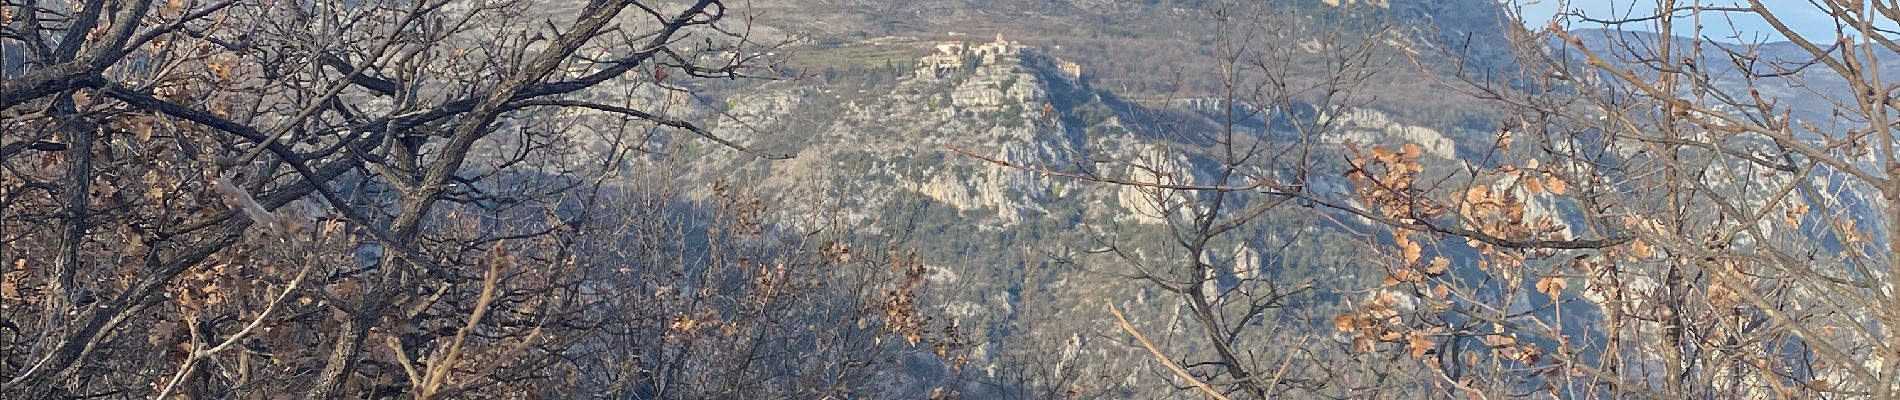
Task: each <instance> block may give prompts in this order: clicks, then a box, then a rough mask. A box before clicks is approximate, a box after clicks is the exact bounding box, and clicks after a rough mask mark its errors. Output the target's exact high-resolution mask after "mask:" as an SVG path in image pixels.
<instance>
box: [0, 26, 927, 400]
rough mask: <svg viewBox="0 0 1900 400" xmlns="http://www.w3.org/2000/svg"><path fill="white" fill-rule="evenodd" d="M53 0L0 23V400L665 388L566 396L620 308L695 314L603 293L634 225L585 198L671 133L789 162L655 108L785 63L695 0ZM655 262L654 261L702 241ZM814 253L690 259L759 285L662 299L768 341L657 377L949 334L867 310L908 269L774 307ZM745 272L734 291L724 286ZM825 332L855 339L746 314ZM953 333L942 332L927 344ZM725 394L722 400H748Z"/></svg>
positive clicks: (854, 378) (808, 375) (815, 373)
mask: <svg viewBox="0 0 1900 400" xmlns="http://www.w3.org/2000/svg"><path fill="white" fill-rule="evenodd" d="M50 3H52V2H38V1H22V2H16V1H9V2H7V3H6V4H5V6H4V8H0V10H3V11H4V14H3V16H0V22H3V23H4V24H5V31H4V35H0V51H4V52H6V54H7V55H8V61H9V62H8V64H7V65H6V66H5V67H7V68H9V70H8V71H7V72H6V75H5V78H4V80H3V81H0V107H3V108H4V109H3V110H0V113H4V115H5V117H6V120H5V122H4V123H3V124H4V125H3V126H0V130H4V131H6V132H8V134H7V135H6V137H5V139H4V142H0V158H4V161H0V170H3V171H4V176H5V179H4V186H3V187H0V210H4V212H5V215H4V218H0V224H4V226H5V229H4V233H3V234H0V235H3V236H0V249H4V250H0V251H3V252H4V257H5V259H4V262H5V270H4V271H0V273H4V275H0V278H3V279H0V299H4V307H0V322H4V323H3V324H0V349H4V351H3V352H0V353H4V354H5V357H4V359H0V363H3V365H4V368H3V369H0V370H3V371H4V374H0V379H3V380H4V382H3V383H0V385H3V386H0V388H4V390H3V392H4V393H7V397H19V398H58V397H108V396H117V397H144V396H152V395H154V394H156V395H161V396H169V395H178V396H186V397H193V398H196V397H214V396H229V395H244V396H272V395H282V394H287V393H298V396H304V397H312V398H332V397H390V396H398V395H408V396H413V397H419V398H431V397H435V398H440V397H523V396H538V395H546V394H549V393H563V392H566V391H568V390H576V391H590V390H601V391H611V390H633V389H631V388H633V387H635V386H638V385H647V387H658V388H667V387H675V388H677V387H681V386H680V385H682V383H672V382H673V381H672V380H670V379H669V380H666V381H660V382H663V383H654V382H656V381H639V380H637V379H636V380H629V381H623V382H619V383H616V384H621V383H625V384H629V385H633V386H628V385H620V386H615V384H605V385H598V386H586V385H582V384H581V383H580V382H582V381H584V380H586V379H594V378H595V377H598V375H590V374H591V372H588V371H581V370H579V369H578V368H581V367H582V366H587V365H597V364H596V363H606V364H607V365H615V366H626V365H642V364H641V363H643V362H644V361H636V360H624V359H623V360H596V359H590V358H588V357H597V356H603V357H604V356H606V354H605V353H602V352H599V351H601V347H600V346H606V345H618V344H626V343H627V340H632V339H630V338H631V337H630V336H626V335H635V334H644V333H648V332H653V331H651V330H638V329H625V330H611V329H605V328H603V327H614V328H616V329H619V328H629V327H641V328H642V329H645V328H649V327H651V326H645V325H628V324H627V323H626V321H629V318H638V317H639V315H642V314H639V313H638V312H652V313H659V314H664V315H666V316H667V317H668V318H685V319H684V320H679V321H674V320H667V321H663V322H662V323H661V326H665V325H666V324H674V325H677V324H678V323H683V322H691V321H693V318H698V314H689V313H673V311H677V310H686V309H699V308H694V307H698V306H693V307H687V306H680V308H664V307H653V308H650V309H649V308H642V306H647V305H651V304H650V303H641V302H630V301H628V300H627V299H626V298H624V297H619V295H608V294H606V293H611V292H615V291H616V290H618V289H617V288H614V287H611V286H608V285H611V284H616V283H619V284H631V283H628V282H621V281H616V280H613V279H610V278H612V276H610V275H611V274H610V272H611V271H615V270H616V269H617V268H618V269H623V270H624V269H626V268H627V267H625V265H623V264H621V263H624V262H626V260H625V259H622V258H610V257H601V256H600V255H601V254H604V253H593V252H595V251H598V249H599V247H598V246H599V243H601V242H602V241H606V240H609V239H611V238H616V237H620V236H619V235H626V234H630V233H628V232H625V231H617V230H614V229H609V228H614V227H620V226H623V225H618V224H619V222H615V220H614V219H613V218H624V217H625V215H621V214H614V213H608V212H605V211H603V209H610V208H611V207H610V206H611V205H618V203H615V202H618V201H624V200H623V199H622V198H621V197H614V196H624V195H625V194H624V193H621V192H614V191H602V189H601V188H603V182H606V181H608V180H610V178H614V177H617V176H620V175H619V172H620V170H621V169H623V168H624V167H625V166H626V165H629V163H628V158H629V157H630V156H632V155H633V154H635V153H637V152H639V151H642V150H644V149H647V148H648V147H647V145H648V143H649V141H652V140H654V139H655V138H656V135H660V134H665V133H669V132H677V133H680V134H686V135H690V136H696V137H698V138H701V139H704V140H711V141H714V142H717V143H719V144H721V145H724V146H726V147H729V148H732V149H734V150H735V151H741V152H747V153H751V154H754V155H757V156H759V157H763V158H782V157H786V156H785V155H776V154H766V153H764V152H760V151H756V150H753V149H750V148H748V147H745V146H744V145H742V144H739V143H736V142H733V141H729V140H726V139H723V138H720V137H717V136H714V135H713V134H712V133H711V131H709V130H707V129H702V128H700V127H699V125H698V124H696V123H695V122H692V121H688V120H686V119H684V118H682V117H681V115H684V112H682V110H680V108H682V107H684V106H681V105H679V104H678V100H679V99H682V98H687V97H690V96H682V95H678V94H679V93H683V92H687V91H689V90H690V88H691V87H692V85H691V84H690V82H692V81H694V80H702V79H715V78H718V79H732V78H755V77H768V78H770V77H778V76H781V74H780V72H779V71H777V70H775V69H773V68H772V67H770V66H769V64H771V62H772V61H773V60H764V59H761V58H758V57H757V56H751V54H764V53H768V52H766V51H757V50H762V49H766V48H770V47H773V46H780V45H783V44H784V43H785V42H781V41H764V42H761V41H759V39H757V38H755V37H754V36H752V34H751V32H749V31H748V30H747V28H748V25H747V23H748V22H749V16H744V15H736V14H730V13H733V12H735V11H736V10H732V9H729V8H728V7H727V5H726V4H724V3H723V2H719V1H713V0H703V1H695V2H687V3H677V4H676V3H659V2H652V3H648V2H634V1H610V0H597V1H590V2H588V3H587V4H584V5H579V6H576V7H569V8H563V7H547V6H546V5H543V4H541V3H539V2H520V1H502V0H498V1H448V0H437V1H429V0H423V1H347V2H346V1H320V2H265V3H249V2H236V1H215V2H202V1H182V0H173V1H165V2H154V1H113V0H92V1H83V2H73V3H72V4H66V3H65V2H58V3H60V4H50ZM15 55H23V57H24V59H25V62H23V63H17V64H15V63H13V62H12V61H13V60H14V58H13V57H14V56H15ZM669 99H671V100H672V101H668V100H669ZM689 140H690V139H689ZM655 206H656V207H657V206H659V205H655ZM722 212H724V213H727V214H731V215H752V214H746V213H756V212H757V211H756V210H753V211H747V210H745V209H729V210H724V211H722ZM734 218H741V219H744V218H752V217H734ZM751 223H754V224H756V223H757V222H756V221H753V222H751ZM751 229H755V230H757V229H760V228H758V227H756V226H754V227H753V228H751ZM671 233H673V234H676V235H683V234H684V232H683V231H674V232H671ZM759 234H761V233H760V232H753V233H750V234H749V235H754V236H756V235H759ZM672 240H676V241H678V240H684V239H683V236H674V237H672ZM721 240H722V241H731V242H733V243H742V242H745V241H746V240H750V239H740V238H731V239H721ZM721 243H723V242H721ZM801 246H802V247H801ZM815 246H816V244H815V243H793V244H786V245H782V246H778V247H771V248H772V249H779V250H772V251H782V252H795V251H796V250H795V249H800V248H811V247H815ZM676 250H677V251H676V252H675V253H668V254H687V253H693V252H698V251H709V250H707V249H706V248H704V247H693V248H687V249H676ZM714 253H718V251H714ZM631 256H632V255H630V256H629V257H631ZM640 256H643V257H651V256H654V255H640ZM814 259H818V258H816V257H805V258H799V259H793V258H788V257H778V258H772V257H759V258H755V259H753V261H746V260H743V259H742V260H740V261H725V260H722V261H719V262H717V263H712V264H714V265H725V266H727V267H722V268H726V269H731V270H736V271H750V272H748V273H749V274H753V273H755V274H757V276H751V275H744V274H742V275H732V276H724V275H720V276H714V275H706V276H704V277H701V278H699V279H706V280H704V281H702V282H705V283H700V284H698V285H699V287H700V290H703V291H705V292H703V293H698V292H696V293H686V294H685V296H687V298H689V299H707V298H728V297H733V296H738V297H743V296H745V294H746V293H753V294H755V295H758V296H764V298H763V300H765V301H764V302H762V303H744V302H735V303H734V304H732V305H729V306H724V307H722V308H715V309H713V310H714V311H718V312H715V313H714V314H709V315H716V316H721V317H722V318H730V319H732V321H733V322H730V324H732V326H742V327H745V329H749V330H751V331H748V332H749V333H748V335H772V336H769V337H757V338H755V339H752V340H741V341H739V343H772V345H771V346H763V345H754V346H752V347H751V348H754V349H770V350H772V351H777V352H780V353H776V354H769V355H767V354H757V353H753V354H749V355H751V356H757V357H765V358H747V357H745V356H742V355H741V354H742V353H731V352H729V351H727V350H725V349H722V350H721V351H720V352H716V353H709V354H718V355H719V357H720V358H719V360H718V362H716V363H712V364H705V365H698V366H694V367H692V368H698V369H691V368H689V369H682V370H680V371H693V372H691V373H697V374H703V375H701V376H702V377H704V378H701V377H696V378H694V379H711V378H710V376H713V374H714V372H712V370H709V369H706V368H740V369H742V370H743V371H747V372H745V373H743V374H738V375H730V377H732V378H734V379H740V378H742V377H747V376H755V377H756V376H762V375H768V374H769V375H770V376H771V377H772V379H779V377H780V376H792V377H794V378H796V379H795V380H783V381H767V382H777V383H785V384H794V383H795V384H798V385H809V386H797V388H804V389H787V390H803V391H804V392H799V393H805V394H810V395H817V394H825V393H837V392H839V391H848V390H851V389H853V388H857V387H862V385H868V384H871V383H875V382H869V381H870V380H868V379H864V378H863V376H864V374H865V373H866V372H865V371H867V369H866V368H867V366H869V365H875V364H874V363H850V362H845V363H842V364H836V365H833V364H825V363H819V362H816V361H813V360H809V359H802V358H798V357H801V356H804V355H809V354H813V352H819V353H823V352H831V353H829V354H827V355H826V356H828V357H838V358H840V359H849V358H853V357H860V356H862V355H861V354H859V353H853V352H852V351H854V350H855V349H853V348H851V347H849V346H854V345H855V343H857V342H858V341H864V340H871V341H873V342H874V343H876V342H883V341H884V340H883V339H884V338H886V337H889V336H891V335H899V336H900V337H906V338H909V339H910V340H908V341H907V342H908V343H905V344H904V347H903V348H910V347H911V346H931V345H932V344H931V343H936V342H926V340H927V339H928V338H927V337H926V336H928V337H944V335H943V334H942V333H941V329H937V328H936V325H932V323H930V322H929V321H921V320H915V319H918V318H922V317H921V316H916V315H915V314H914V313H913V312H910V311H905V310H911V308H904V307H900V306H901V305H903V304H902V302H899V301H896V300H892V299H891V298H892V297H894V296H898V295H901V294H903V293H906V292H905V290H906V289H902V285H903V284H902V283H901V282H906V281H905V280H904V279H906V277H908V278H907V279H909V281H908V282H912V283H910V284H909V285H912V286H914V285H919V284H921V283H917V282H916V281H917V279H918V277H917V276H915V273H912V274H910V275H906V274H905V273H902V272H904V271H906V270H903V269H896V270H886V268H873V270H883V271H885V272H883V273H877V274H872V273H861V274H857V275H855V276H858V277H861V278H860V279H859V280H846V281H838V282H836V283H838V284H840V285H846V283H847V282H849V284H851V285H858V286H857V287H854V288H853V289H852V290H856V292H849V291H846V292H839V290H844V289H842V288H840V289H827V290H823V291H793V290H792V288H807V287H805V286H800V285H810V284H812V282H813V281H814V280H818V278H817V277H818V276H819V275H816V273H815V272H812V273H806V272H797V273H792V272H787V271H784V270H771V269H770V268H768V269H767V270H764V271H753V270H752V268H754V267H759V266H770V265H771V264H760V263H764V262H766V261H768V260H777V261H779V262H782V263H784V264H781V265H780V267H781V268H782V267H784V266H785V265H796V264H797V263H799V262H816V261H809V260H814ZM867 259H883V258H882V257H876V258H867ZM797 260H808V261H797ZM899 260H901V258H899ZM894 262H895V261H894ZM912 262H913V263H914V260H913V261H912ZM642 268H651V267H650V266H643V267H642ZM866 268H869V267H866ZM634 271H635V272H637V273H639V274H654V273H657V272H655V271H659V270H657V269H655V270H648V269H636V270H634ZM890 271H897V272H895V273H894V272H890ZM623 273H631V272H624V271H623ZM708 274H710V273H708ZM642 276H646V275H642ZM743 276H751V277H753V278H757V279H758V280H759V281H758V282H755V283H752V284H748V285H738V286H728V285H726V284H727V283H729V282H726V281H725V280H730V279H737V277H743ZM774 277H776V278H774ZM676 278H677V277H676ZM872 279H880V280H877V281H873V280H872ZM886 282H900V283H891V284H889V285H899V286H898V287H889V285H887V284H886ZM684 284H686V283H684V281H683V282H682V285H684ZM774 288H776V289H774ZM807 289H808V288H807ZM834 293H851V294H856V295H857V296H846V297H839V296H832V294H834ZM867 293H869V294H867ZM870 294H876V295H877V296H871V295H870ZM676 295H678V294H676ZM832 299H839V300H836V301H838V302H837V303H827V302H825V301H832ZM695 301H697V300H695ZM741 305H743V306H744V307H740V306H741ZM603 306H614V307H613V308H601V307H603ZM847 306H849V307H847ZM892 307H896V308H892ZM910 307H914V304H911V305H910ZM886 309H890V310H897V311H890V312H886V311H885V310H886ZM607 310H614V311H624V312H626V313H633V314H632V315H626V314H623V313H607V312H604V311H607ZM788 310H795V311H788ZM709 312H711V311H709ZM719 313H739V314H738V315H736V316H735V315H723V314H719ZM825 313H832V314H825ZM772 318H786V319H784V320H774V319H772ZM840 320H849V321H861V322H859V323H856V324H848V325H839V324H835V323H834V324H828V325H825V326H824V328H823V329H819V328H816V327H815V325H806V326H805V327H806V328H807V329H806V330H791V331H784V330H776V329H768V327H766V326H763V325H745V324H760V323H765V322H775V323H782V324H798V323H806V324H815V323H817V322H820V321H830V322H836V321H840ZM634 321H644V320H638V319H634ZM647 322H651V321H647ZM869 322H880V323H879V324H876V325H863V324H865V323H869ZM707 326H720V325H707ZM840 326H850V327H852V329H842V328H840ZM867 327H868V328H867ZM676 328H677V327H676ZM926 329H935V330H933V331H930V332H929V335H925V334H924V333H923V332H924V330H926ZM668 332H671V333H669V334H670V335H688V336H690V335H698V334H700V333H698V332H699V330H694V329H675V330H674V331H668ZM800 333H803V334H804V336H796V337H781V336H777V335H781V334H791V335H797V334H800ZM831 333H837V334H838V335H843V336H840V337H834V336H827V335H829V334H831ZM614 335H622V336H619V337H618V338H617V339H611V340H610V339H609V338H612V337H615V336H614ZM740 337H742V338H754V337H755V336H740ZM717 338H718V339H719V340H713V341H710V342H712V343H720V344H722V345H724V344H730V342H726V341H725V340H739V339H735V337H734V336H731V335H729V334H727V335H722V336H717ZM953 343H954V342H943V343H940V344H941V345H942V346H949V347H943V348H942V350H941V352H942V354H943V355H946V356H949V355H950V351H951V350H954V349H953V347H954V346H953ZM656 346H658V345H656ZM702 347H703V346H702ZM654 348H664V346H659V347H654ZM892 348H897V347H892ZM665 351H673V350H662V352H665ZM866 351H867V353H864V354H870V353H868V351H869V350H866ZM668 357H673V356H668ZM681 359H691V357H685V358H681ZM669 360H670V358H669ZM762 360H765V361H762ZM696 362H698V361H693V362H684V364H680V363H682V362H680V361H663V362H662V363H663V364H668V365H688V364H692V363H696ZM767 362H781V363H784V364H786V365H794V366H797V367H798V368H800V369H791V370H781V369H778V368H777V367H778V366H777V365H772V364H767ZM801 363H803V364H801ZM805 368H808V369H805ZM654 371H666V372H665V373H668V374H678V373H679V372H676V371H669V370H666V369H664V368H659V369H654V370H652V371H647V372H654ZM643 373H644V372H643ZM778 374H789V375H778ZM566 377H572V379H574V380H572V381H570V380H566V379H567V378H566ZM745 379H752V378H745ZM827 379H829V380H827ZM589 382H591V381H589ZM640 382H644V383H640ZM685 382H694V383H700V382H698V381H685ZM758 382H759V381H745V382H735V384H737V383H744V384H746V385H756V384H757V383H758ZM733 387H734V388H735V389H733V390H736V391H730V392H725V393H728V394H733V393H763V392H749V391H746V390H752V389H743V388H741V387H740V386H733ZM744 388H754V389H756V388H757V386H744ZM827 388H830V389H827ZM708 393H709V395H717V394H718V393H720V392H708ZM787 393H792V392H787Z"/></svg>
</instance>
